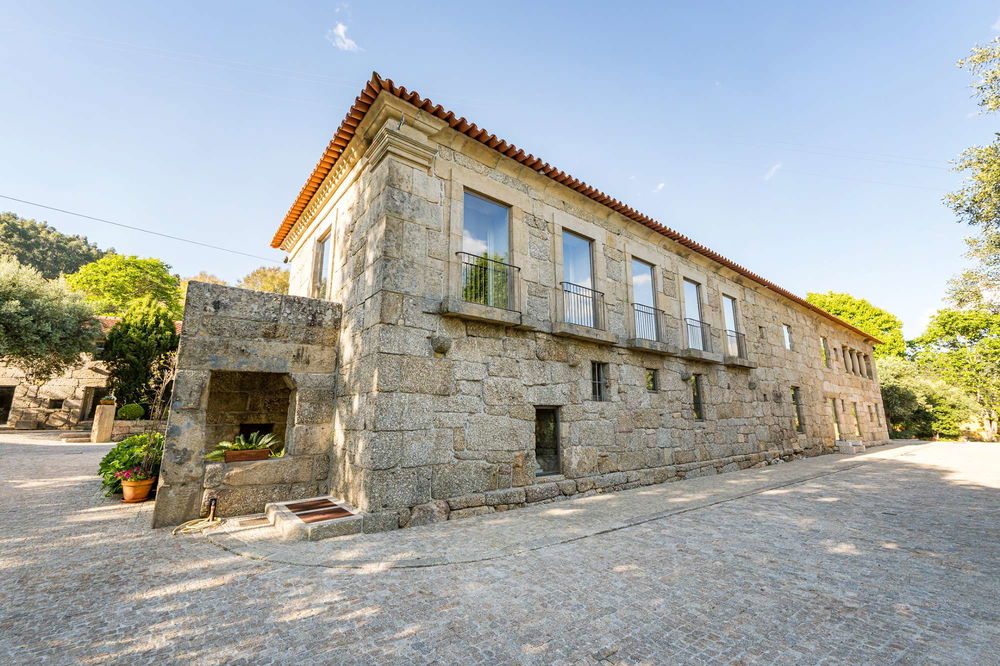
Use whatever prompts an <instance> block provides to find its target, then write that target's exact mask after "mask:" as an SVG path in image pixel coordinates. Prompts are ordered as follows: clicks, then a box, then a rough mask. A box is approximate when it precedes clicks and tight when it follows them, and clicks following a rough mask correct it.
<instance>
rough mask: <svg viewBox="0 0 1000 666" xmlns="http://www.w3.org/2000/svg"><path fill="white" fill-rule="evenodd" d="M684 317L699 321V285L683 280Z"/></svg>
mask: <svg viewBox="0 0 1000 666" xmlns="http://www.w3.org/2000/svg"><path fill="white" fill-rule="evenodd" d="M684 316H685V317H686V318H688V319H697V320H698V321H701V285H700V284H698V283H697V282H693V281H691V280H684Z"/></svg>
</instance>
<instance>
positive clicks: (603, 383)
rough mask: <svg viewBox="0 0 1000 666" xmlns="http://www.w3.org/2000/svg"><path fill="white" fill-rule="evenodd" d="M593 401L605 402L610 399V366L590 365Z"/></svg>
mask: <svg viewBox="0 0 1000 666" xmlns="http://www.w3.org/2000/svg"><path fill="white" fill-rule="evenodd" d="M590 386H591V396H590V397H591V400H596V401H597V402H605V401H607V399H608V364H607V363H598V362H597V361H592V362H591V363H590Z"/></svg>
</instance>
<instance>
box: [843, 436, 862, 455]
mask: <svg viewBox="0 0 1000 666" xmlns="http://www.w3.org/2000/svg"><path fill="white" fill-rule="evenodd" d="M864 452H865V445H864V442H859V441H857V440H843V439H838V440H837V453H846V454H848V455H851V454H855V453H864Z"/></svg>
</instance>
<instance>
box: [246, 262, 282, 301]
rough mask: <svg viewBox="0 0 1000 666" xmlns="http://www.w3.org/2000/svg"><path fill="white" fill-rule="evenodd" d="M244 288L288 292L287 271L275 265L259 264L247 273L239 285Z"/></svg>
mask: <svg viewBox="0 0 1000 666" xmlns="http://www.w3.org/2000/svg"><path fill="white" fill-rule="evenodd" d="M237 286H240V287H243V288H244V289H255V290H257V291H271V292H274V293H276V294H287V293H288V271H287V270H286V269H284V268H278V267H277V266H261V267H260V268H258V269H256V270H253V271H251V272H249V273H247V274H246V275H245V276H244V277H243V279H241V280H240V282H239V285H237Z"/></svg>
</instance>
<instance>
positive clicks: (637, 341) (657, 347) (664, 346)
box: [625, 338, 681, 356]
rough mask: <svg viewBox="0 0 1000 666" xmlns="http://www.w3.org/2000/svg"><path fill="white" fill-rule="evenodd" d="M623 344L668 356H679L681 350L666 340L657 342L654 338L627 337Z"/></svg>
mask: <svg viewBox="0 0 1000 666" xmlns="http://www.w3.org/2000/svg"><path fill="white" fill-rule="evenodd" d="M625 346H626V347H628V348H630V349H638V350H639V351H644V352H652V353H654V354H666V355H668V356H680V354H681V350H680V349H679V348H678V347H677V346H676V345H672V344H670V343H668V342H657V341H656V340H646V339H645V338H629V339H628V340H626V341H625Z"/></svg>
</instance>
